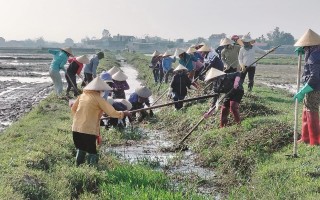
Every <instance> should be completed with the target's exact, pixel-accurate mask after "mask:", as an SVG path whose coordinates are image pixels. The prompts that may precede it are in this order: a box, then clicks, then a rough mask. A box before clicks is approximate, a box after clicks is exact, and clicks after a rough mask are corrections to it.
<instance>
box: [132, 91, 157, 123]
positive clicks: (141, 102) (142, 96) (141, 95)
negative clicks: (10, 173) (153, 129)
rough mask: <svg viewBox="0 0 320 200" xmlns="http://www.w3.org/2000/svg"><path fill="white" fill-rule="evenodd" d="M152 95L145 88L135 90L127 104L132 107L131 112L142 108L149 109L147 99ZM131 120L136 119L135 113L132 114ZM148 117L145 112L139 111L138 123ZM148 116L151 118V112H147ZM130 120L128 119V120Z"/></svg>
mask: <svg viewBox="0 0 320 200" xmlns="http://www.w3.org/2000/svg"><path fill="white" fill-rule="evenodd" d="M151 95H152V92H151V90H149V89H148V88H147V87H146V86H140V87H138V88H136V89H135V92H134V93H132V94H131V95H130V97H129V102H130V103H131V105H132V108H131V110H137V109H141V108H144V106H145V105H146V106H148V107H150V100H149V97H150V96H151ZM132 116H133V118H136V113H132ZM147 116H148V113H147V111H141V112H140V116H139V117H138V122H142V121H143V120H144V119H145V118H146V117H147ZM149 116H150V117H153V111H152V110H150V111H149ZM129 120H130V119H129Z"/></svg>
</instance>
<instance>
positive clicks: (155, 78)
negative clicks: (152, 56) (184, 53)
mask: <svg viewBox="0 0 320 200" xmlns="http://www.w3.org/2000/svg"><path fill="white" fill-rule="evenodd" d="M152 73H153V78H154V82H156V83H158V81H159V73H160V72H159V69H153V70H152Z"/></svg>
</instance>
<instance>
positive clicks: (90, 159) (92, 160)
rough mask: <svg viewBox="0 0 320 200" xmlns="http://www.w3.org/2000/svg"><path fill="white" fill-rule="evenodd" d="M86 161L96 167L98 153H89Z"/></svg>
mask: <svg viewBox="0 0 320 200" xmlns="http://www.w3.org/2000/svg"><path fill="white" fill-rule="evenodd" d="M87 161H88V164H89V165H90V166H93V167H96V166H97V165H98V161H99V155H98V154H89V155H88V160H87Z"/></svg>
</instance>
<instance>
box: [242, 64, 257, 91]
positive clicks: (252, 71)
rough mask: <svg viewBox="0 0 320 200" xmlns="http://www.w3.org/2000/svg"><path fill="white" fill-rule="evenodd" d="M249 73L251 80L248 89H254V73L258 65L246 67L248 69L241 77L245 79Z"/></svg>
mask: <svg viewBox="0 0 320 200" xmlns="http://www.w3.org/2000/svg"><path fill="white" fill-rule="evenodd" d="M247 73H248V77H249V82H248V89H249V90H252V88H253V82H254V74H255V73H256V67H246V70H245V71H243V72H242V73H241V79H242V80H243V81H244V80H245V78H246V76H247Z"/></svg>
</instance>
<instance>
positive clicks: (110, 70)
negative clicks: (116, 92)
mask: <svg viewBox="0 0 320 200" xmlns="http://www.w3.org/2000/svg"><path fill="white" fill-rule="evenodd" d="M118 71H120V69H119V68H118V67H116V66H113V67H112V68H111V69H109V70H108V71H107V72H108V73H109V74H110V75H111V76H112V75H113V74H115V73H117V72H118Z"/></svg>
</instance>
